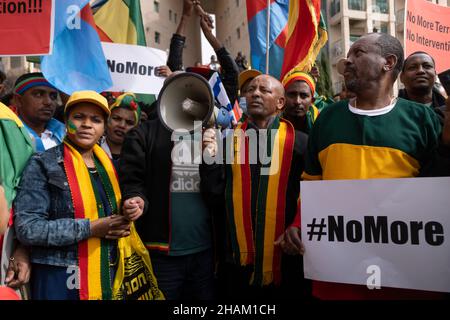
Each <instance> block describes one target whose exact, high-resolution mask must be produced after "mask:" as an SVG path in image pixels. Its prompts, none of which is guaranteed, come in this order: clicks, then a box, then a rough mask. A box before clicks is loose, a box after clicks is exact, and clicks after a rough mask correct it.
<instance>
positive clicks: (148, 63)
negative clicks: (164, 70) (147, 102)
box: [102, 42, 167, 94]
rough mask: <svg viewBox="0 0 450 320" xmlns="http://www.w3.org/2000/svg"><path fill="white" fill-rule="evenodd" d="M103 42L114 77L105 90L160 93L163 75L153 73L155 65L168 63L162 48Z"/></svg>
mask: <svg viewBox="0 0 450 320" xmlns="http://www.w3.org/2000/svg"><path fill="white" fill-rule="evenodd" d="M102 46H103V52H104V53H105V57H106V60H107V62H108V67H109V72H110V73H111V78H112V81H113V86H112V87H111V88H109V89H108V91H118V92H120V91H126V92H134V93H146V94H158V93H159V91H160V90H161V88H162V87H163V84H164V79H165V78H164V77H158V76H156V75H155V68H156V67H159V66H162V65H165V64H166V63H167V54H166V52H165V51H162V50H159V49H154V48H148V47H143V46H135V45H128V44H117V43H108V42H102Z"/></svg>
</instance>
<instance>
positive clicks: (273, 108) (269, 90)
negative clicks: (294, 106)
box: [245, 74, 285, 120]
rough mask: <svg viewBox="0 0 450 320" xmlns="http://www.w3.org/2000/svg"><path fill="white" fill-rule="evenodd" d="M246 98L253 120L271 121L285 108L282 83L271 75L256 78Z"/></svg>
mask: <svg viewBox="0 0 450 320" xmlns="http://www.w3.org/2000/svg"><path fill="white" fill-rule="evenodd" d="M245 97H246V99H247V112H248V115H249V116H250V117H251V118H255V119H260V120H264V119H269V118H271V117H273V116H274V115H276V114H278V113H279V112H281V110H282V109H283V107H284V103H285V98H284V88H283V85H282V84H281V82H280V81H278V80H277V79H276V78H274V77H272V76H270V75H266V74H263V75H260V76H257V77H255V78H254V79H253V80H252V81H251V82H250V84H249V86H248V88H247V91H246V94H245Z"/></svg>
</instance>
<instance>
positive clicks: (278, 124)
mask: <svg viewBox="0 0 450 320" xmlns="http://www.w3.org/2000/svg"><path fill="white" fill-rule="evenodd" d="M247 125H248V122H247V121H245V122H244V123H240V124H239V125H238V126H237V128H236V130H235V131H234V143H233V146H232V147H233V151H234V161H233V164H231V165H227V187H226V195H225V197H226V205H227V214H228V221H229V225H230V231H231V245H232V249H233V255H234V258H235V261H236V263H238V264H240V265H242V266H245V265H253V268H254V271H253V275H252V279H251V280H250V283H251V284H254V285H259V286H261V285H268V284H270V283H272V282H274V283H275V284H279V283H280V281H281V272H280V271H281V251H280V248H279V247H278V246H277V247H275V246H274V242H275V241H276V240H277V239H278V237H279V236H280V235H281V234H282V233H283V232H284V230H285V209H286V191H287V185H288V179H289V172H290V168H291V161H292V155H293V150H294V142H295V131H294V128H293V126H292V125H291V124H290V123H289V122H287V121H285V120H283V119H280V118H279V117H276V118H275V120H274V122H273V123H272V125H271V126H270V127H269V128H268V139H267V144H268V145H267V148H268V150H269V152H270V153H269V154H268V155H269V156H270V157H271V161H270V163H269V164H267V165H263V166H262V167H266V168H270V173H271V174H270V175H261V176H260V178H259V188H258V191H257V193H253V194H254V195H255V194H256V196H257V199H256V207H257V208H256V218H255V225H253V223H252V212H251V208H252V190H251V185H252V182H251V173H250V164H249V161H248V160H249V140H248V137H244V135H243V134H242V133H243V132H245V131H246V129H247ZM239 129H241V130H239ZM270 129H277V130H276V134H275V137H272V136H271V133H272V130H270ZM238 159H241V160H240V161H238Z"/></svg>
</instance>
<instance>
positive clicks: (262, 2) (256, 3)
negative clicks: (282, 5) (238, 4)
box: [247, 0, 275, 21]
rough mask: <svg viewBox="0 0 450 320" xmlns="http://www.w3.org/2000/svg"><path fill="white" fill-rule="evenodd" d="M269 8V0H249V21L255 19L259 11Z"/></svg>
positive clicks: (271, 0) (272, 0)
mask: <svg viewBox="0 0 450 320" xmlns="http://www.w3.org/2000/svg"><path fill="white" fill-rule="evenodd" d="M274 2H275V0H270V4H272V3H274ZM266 8H267V0H247V21H250V20H252V19H253V17H254V16H256V15H257V14H258V12H260V11H262V10H264V9H266Z"/></svg>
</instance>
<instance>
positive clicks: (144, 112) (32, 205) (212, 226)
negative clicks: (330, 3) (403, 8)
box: [0, 0, 450, 301]
mask: <svg viewBox="0 0 450 320" xmlns="http://www.w3.org/2000/svg"><path fill="white" fill-rule="evenodd" d="M189 19H199V20H200V26H201V29H202V31H203V34H204V35H205V37H206V39H207V40H208V42H209V43H210V44H211V46H212V47H213V49H214V51H215V56H214V57H212V58H214V59H211V60H212V61H211V64H210V65H208V66H201V65H199V66H196V67H194V68H188V69H187V70H188V71H192V72H196V71H198V68H200V69H202V68H203V69H204V68H209V69H212V70H214V71H217V72H219V74H220V77H221V79H222V82H223V84H224V87H225V90H226V93H227V96H228V98H229V100H230V101H231V102H232V104H234V102H237V103H238V105H239V108H240V109H241V111H242V113H243V114H242V118H241V119H237V120H238V121H237V122H235V123H233V126H234V129H240V130H235V131H227V130H224V131H223V134H217V130H214V129H212V128H209V129H206V130H204V132H203V135H202V136H200V137H198V136H195V135H192V136H191V137H190V138H191V139H188V140H191V141H193V142H194V145H197V146H199V148H201V149H202V150H204V153H203V155H204V156H207V157H211V158H214V157H216V156H217V155H219V154H225V155H227V154H229V153H231V154H234V155H236V154H239V153H240V152H244V153H246V152H249V151H248V150H249V149H252V148H251V147H252V146H248V145H246V143H247V144H248V143H249V142H246V140H245V139H243V140H242V139H240V137H239V135H238V133H239V132H242V131H244V132H246V131H248V130H255V131H256V132H259V131H264V130H267V132H275V134H274V135H273V137H272V138H274V139H277V140H276V142H275V143H276V144H277V145H280V146H283V147H282V148H281V149H282V152H280V154H279V155H278V154H277V155H274V156H276V157H279V160H280V161H279V163H281V167H280V169H279V171H278V173H276V174H271V175H269V174H266V173H265V170H266V169H270V166H271V165H270V164H269V167H267V164H263V163H262V162H261V161H260V159H258V161H257V162H256V163H248V161H245V162H244V163H243V164H241V163H239V164H237V163H226V164H225V163H213V164H209V163H208V164H207V163H205V162H203V161H201V160H202V159H200V160H199V159H196V158H195V152H194V151H193V149H191V147H192V145H191V144H189V143H188V142H189V141H186V140H185V139H183V140H179V141H173V139H172V132H171V131H170V130H168V129H167V128H166V126H164V125H163V123H162V120H161V118H160V117H159V115H158V112H157V108H158V106H157V102H155V103H153V104H152V105H145V104H143V103H142V102H141V101H139V99H138V98H137V97H136V95H135V94H133V93H126V92H120V93H116V92H115V93H113V92H104V93H102V94H99V93H96V92H93V91H89V90H86V91H78V92H74V93H73V94H71V95H70V96H69V95H65V94H64V93H62V92H59V91H58V89H57V88H55V87H54V86H53V85H52V84H50V83H49V82H48V81H47V80H46V79H45V77H44V75H43V74H42V73H39V72H34V73H27V74H24V75H21V76H20V77H19V78H18V79H17V80H16V81H15V85H14V88H13V92H10V93H8V92H4V90H3V86H2V83H3V81H5V79H6V76H5V75H4V74H3V73H2V72H0V97H1V98H2V100H1V101H2V102H3V103H0V151H1V154H0V235H4V234H5V233H6V234H5V236H4V237H2V239H1V240H0V248H1V250H2V253H6V252H8V253H9V254H8V255H6V254H2V259H3V261H1V263H2V265H6V268H1V270H2V272H3V270H6V272H5V273H4V274H3V273H2V274H1V275H0V281H1V283H2V284H4V286H3V287H1V289H0V295H1V297H3V298H7V299H12V298H18V297H19V295H20V297H21V298H28V299H36V300H48V299H58V300H79V299H81V298H82V297H83V296H82V295H80V292H79V288H77V287H74V288H72V287H70V286H68V285H67V283H68V280H69V278H70V273H68V272H67V270H68V268H71V267H73V266H75V267H76V268H78V269H79V272H80V273H85V274H87V278H88V281H94V282H95V281H98V282H99V283H100V287H101V288H100V289H101V292H100V293H99V294H98V295H93V296H92V297H95V298H97V299H110V298H111V295H110V294H108V292H110V291H111V290H112V287H113V283H114V277H115V274H116V272H117V265H116V264H115V261H116V260H117V252H118V251H117V241H118V239H120V238H123V237H127V236H129V235H130V227H131V224H132V223H133V224H134V225H135V226H136V230H137V232H138V234H139V237H140V238H141V240H142V242H143V244H144V245H145V247H146V249H147V250H148V252H149V254H150V258H151V262H152V268H153V271H154V273H155V276H156V279H157V282H158V286H159V288H160V289H161V291H162V293H163V294H164V296H165V298H166V299H168V300H196V301H199V300H213V299H237V300H241V301H242V300H257V301H267V300H265V299H270V300H302V299H303V300H310V299H409V298H418V299H424V298H427V299H442V298H444V299H445V298H448V295H447V296H446V295H445V294H443V293H438V292H424V291H418V290H406V289H390V288H385V289H383V290H369V289H368V288H367V287H365V286H359V285H349V284H339V283H329V282H320V281H310V280H308V279H305V278H304V275H303V260H302V255H303V253H304V247H303V244H302V242H301V237H300V234H301V233H300V204H299V196H300V181H301V180H330V179H372V178H404V177H438V176H448V175H450V100H449V99H448V98H447V97H445V96H444V95H443V93H442V92H440V91H439V90H438V85H437V84H436V78H437V76H436V69H435V62H434V60H433V57H432V56H430V55H429V54H428V53H426V52H415V53H413V54H411V55H410V56H408V57H407V58H406V59H404V57H403V48H402V46H401V44H400V42H399V41H398V40H397V39H395V38H393V37H391V36H390V35H387V34H379V33H374V34H367V35H364V36H361V37H360V38H359V39H358V40H357V41H355V42H354V43H353V44H352V46H351V48H350V50H349V52H348V54H347V58H346V59H345V61H344V62H343V70H342V73H343V77H344V79H345V87H344V90H343V92H340V93H338V94H337V95H335V97H334V98H335V100H336V101H337V102H336V103H334V101H333V100H332V99H331V98H332V97H326V99H322V98H320V93H318V92H317V91H316V82H317V78H318V77H320V74H319V73H318V71H317V70H314V71H313V72H312V73H308V72H304V70H292V71H291V72H289V74H288V75H287V76H286V77H285V78H284V79H275V78H274V77H272V76H270V75H264V74H262V73H261V72H260V71H257V70H252V69H251V68H250V66H249V64H248V62H247V60H246V57H245V56H244V55H242V53H239V54H238V56H237V57H236V59H234V58H233V57H232V55H231V54H230V52H229V51H228V50H227V49H226V48H225V47H224V46H223V44H222V43H221V42H220V41H219V40H218V39H217V38H216V37H215V36H214V35H213V33H212V30H213V25H212V22H211V19H210V18H209V16H208V15H207V14H206V13H205V12H204V11H203V9H202V8H201V6H200V5H199V3H198V1H192V0H185V1H184V8H183V16H182V18H181V20H180V23H179V25H178V28H177V31H176V32H175V33H174V34H173V36H172V39H171V43H170V52H169V57H168V61H167V65H166V66H161V67H160V68H158V73H159V75H160V76H163V77H166V78H167V79H170V78H171V77H174V76H176V75H177V74H179V73H180V72H185V70H186V68H185V66H184V64H183V58H182V56H183V48H184V47H185V43H186V35H185V26H186V23H187V22H188V21H189ZM369 66H370V67H369ZM398 79H400V81H401V83H402V84H403V85H404V88H403V89H401V90H400V91H399V92H398V93H396V94H393V87H394V82H396V81H397V80H398ZM166 81H167V80H166ZM319 100H320V101H321V102H320V105H319ZM323 101H326V103H323ZM174 107H175V106H174ZM228 129H229V128H228ZM226 135H232V136H233V138H234V141H238V142H235V143H234V144H233V145H232V146H231V149H229V148H228V147H229V146H227V145H225V144H224V143H221V141H220V140H221V139H224V137H225V136H226ZM258 137H259V136H258ZM258 139H259V138H258ZM251 143H255V144H258V147H261V144H259V141H251ZM186 150H187V151H186ZM242 150H243V151H242ZM191 151H192V152H191ZM246 155H247V159H248V156H249V155H248V154H246ZM283 159H289V161H282V160H283ZM274 185H275V186H277V188H273V186H274ZM119 189H120V190H119ZM280 208H282V209H280ZM11 232H12V233H14V234H15V236H13V237H7V236H6V235H7V234H8V233H11ZM83 246H87V247H89V248H96V249H98V250H99V252H101V254H92V255H91V254H90V255H89V257H88V258H86V257H85V258H86V259H87V260H88V262H89V263H91V264H98V265H100V266H104V268H103V269H102V270H103V271H102V273H101V275H102V278H101V281H100V280H99V279H95V277H96V276H98V275H97V274H96V273H92V274H91V273H89V272H88V270H91V269H85V268H87V266H86V264H81V262H80V261H81V260H82V259H83V257H81V256H82V254H83V252H84V251H83V249H82V248H84V247H83ZM92 250H93V251H92V252H94V251H95V250H94V249H92ZM95 252H97V251H95ZM93 278H94V279H93ZM11 288H12V289H14V290H17V294H19V295H16V293H15V292H13V291H12V290H11ZM19 289H21V290H20V291H19ZM100 289H99V290H100ZM90 297H91V296H90Z"/></svg>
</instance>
